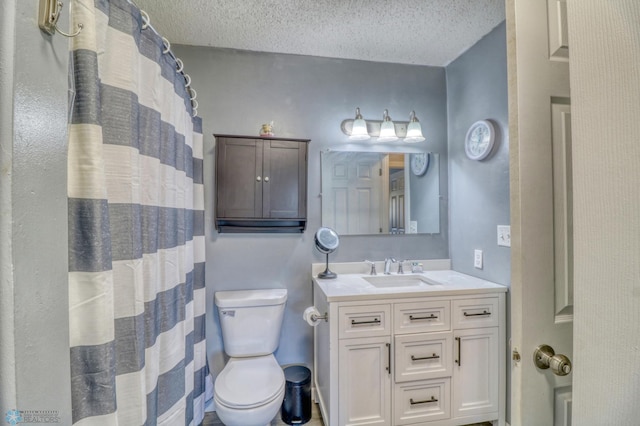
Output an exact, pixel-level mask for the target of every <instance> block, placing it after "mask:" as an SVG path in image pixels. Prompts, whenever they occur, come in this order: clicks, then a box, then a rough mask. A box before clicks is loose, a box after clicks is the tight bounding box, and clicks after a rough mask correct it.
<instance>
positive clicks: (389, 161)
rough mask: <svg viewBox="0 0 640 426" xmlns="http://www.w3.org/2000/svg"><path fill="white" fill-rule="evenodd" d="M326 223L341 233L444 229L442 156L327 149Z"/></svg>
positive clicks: (324, 163) (323, 167)
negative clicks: (441, 195)
mask: <svg viewBox="0 0 640 426" xmlns="http://www.w3.org/2000/svg"><path fill="white" fill-rule="evenodd" d="M320 155H321V158H320V162H321V173H322V183H321V185H322V226H326V227H329V228H332V229H334V230H336V232H337V233H338V234H340V235H380V234H426V233H428V234H435V233H439V232H440V165H439V160H440V156H439V154H437V153H433V152H429V153H422V154H405V153H390V152H382V153H381V152H346V151H331V150H328V151H324V152H322V153H321V154H320Z"/></svg>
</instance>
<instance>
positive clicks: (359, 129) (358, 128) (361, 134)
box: [349, 118, 371, 141]
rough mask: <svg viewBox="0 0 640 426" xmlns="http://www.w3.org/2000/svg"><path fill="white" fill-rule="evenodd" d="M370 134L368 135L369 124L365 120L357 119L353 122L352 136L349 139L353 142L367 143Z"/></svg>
mask: <svg viewBox="0 0 640 426" xmlns="http://www.w3.org/2000/svg"><path fill="white" fill-rule="evenodd" d="M370 138H371V136H369V133H367V122H366V121H364V119H363V118H356V119H355V120H353V127H352V129H351V135H349V139H351V140H352V141H365V140H367V139H370Z"/></svg>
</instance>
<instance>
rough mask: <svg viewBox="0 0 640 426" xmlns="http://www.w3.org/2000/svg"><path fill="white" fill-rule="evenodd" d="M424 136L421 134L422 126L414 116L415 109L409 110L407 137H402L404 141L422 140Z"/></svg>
mask: <svg viewBox="0 0 640 426" xmlns="http://www.w3.org/2000/svg"><path fill="white" fill-rule="evenodd" d="M423 140H424V136H422V126H421V125H420V121H418V117H416V113H415V111H411V114H409V125H408V126H407V137H405V138H404V141H405V142H410V143H411V142H422V141H423Z"/></svg>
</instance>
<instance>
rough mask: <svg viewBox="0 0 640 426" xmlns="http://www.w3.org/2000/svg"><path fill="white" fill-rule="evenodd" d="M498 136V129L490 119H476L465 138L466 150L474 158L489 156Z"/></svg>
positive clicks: (480, 158) (468, 155) (479, 158)
mask: <svg viewBox="0 0 640 426" xmlns="http://www.w3.org/2000/svg"><path fill="white" fill-rule="evenodd" d="M495 138H496V130H495V128H494V127H493V123H491V122H490V121H489V120H479V121H476V122H475V123H473V124H472V125H471V127H469V130H468V131H467V136H466V137H465V139H464V152H465V153H466V154H467V157H469V158H470V159H472V160H483V159H485V158H487V157H488V156H489V154H490V153H491V150H492V149H493V144H494V142H495Z"/></svg>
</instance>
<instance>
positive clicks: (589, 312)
mask: <svg viewBox="0 0 640 426" xmlns="http://www.w3.org/2000/svg"><path fill="white" fill-rule="evenodd" d="M547 3H548V4H547ZM548 15H551V16H552V18H553V17H560V18H562V16H563V15H564V16H565V17H566V18H567V22H568V25H567V26H562V25H559V24H558V23H557V21H556V20H554V19H551V20H549V17H548ZM545 19H546V20H545ZM639 23H640V2H638V1H637V0H616V1H602V0H567V1H566V2H565V1H556V0H549V1H548V2H547V1H546V0H542V1H540V0H538V1H536V0H507V28H508V46H509V47H508V50H509V52H508V58H509V59H508V61H509V65H508V66H509V74H510V75H509V81H510V83H509V84H510V85H509V92H510V93H509V99H510V101H509V104H510V105H509V107H510V151H511V190H512V194H511V209H512V210H511V214H512V216H511V221H512V281H513V282H512V295H511V296H512V299H511V302H512V303H511V326H512V349H514V348H517V350H518V352H519V353H520V354H521V357H522V358H521V360H520V361H519V362H515V361H514V362H512V369H511V373H512V380H511V386H512V388H511V413H510V419H511V425H512V426H518V425H553V424H566V423H567V422H568V420H571V421H572V422H573V424H574V425H580V426H581V425H586V426H590V425H614V424H615V425H618V424H619V425H623V424H624V425H632V424H638V418H640V404H638V396H639V395H640V378H639V377H640V372H639V371H640V369H639V367H638V366H639V365H640V351H639V350H638V348H639V347H640V260H639V259H640V214H638V212H639V211H640V190H638V187H639V183H640V144H639V143H638V135H640V120H639V119H638V117H640V71H639V70H640V31H639V30H638V29H639V28H640V25H639ZM548 34H551V37H548V36H547V35H548ZM567 40H570V46H571V47H570V54H569V50H568V49H566V48H565V47H566V46H565V47H563V46H562V45H563V44H568V43H567ZM547 42H548V43H547ZM545 44H546V46H544V45H545ZM545 47H546V50H545ZM554 54H555V56H557V57H558V59H557V60H548V58H549V57H550V55H554ZM562 56H568V57H569V58H570V64H571V92H572V93H571V101H570V102H567V98H568V84H567V77H568V70H567V69H566V66H562V64H561V63H560V61H561V57H562ZM562 68H565V70H564V71H563V70H562ZM565 92H566V93H565ZM552 104H558V105H565V106H564V107H563V106H556V107H555V108H554V107H553V106H552ZM569 104H570V105H571V107H570V108H571V110H570V111H569V109H568V108H567V107H566V106H567V105H569ZM553 109H555V110H556V117H558V116H559V117H560V120H561V121H560V123H561V124H560V129H561V131H560V132H559V134H560V135H563V134H564V135H565V136H568V135H571V139H572V140H573V142H572V143H571V145H569V148H570V150H569V151H566V150H565V153H567V152H568V153H570V161H569V163H568V165H569V170H570V171H569V172H568V174H569V176H570V177H571V179H570V181H569V185H571V188H569V191H568V192H567V194H566V197H565V198H562V197H561V198H560V200H561V204H563V205H564V209H566V210H565V213H564V214H566V215H567V217H568V218H569V221H568V223H567V224H565V227H564V228H562V226H560V228H562V230H563V231H564V232H567V231H569V232H570V231H571V219H572V227H573V237H572V238H571V240H572V241H573V250H571V245H570V244H569V245H564V248H563V249H562V250H561V251H563V252H564V253H561V256H560V258H559V259H558V258H557V256H556V257H555V258H554V252H555V254H556V255H557V251H558V250H557V245H558V242H557V233H558V232H557V231H556V234H555V235H554V233H553V231H552V230H553V229H554V225H556V222H557V221H558V220H559V219H558V209H557V208H556V209H555V211H554V208H553V200H554V194H553V190H550V188H553V187H554V184H553V181H552V176H553V170H555V168H554V167H553V166H552V165H551V164H550V163H549V160H550V158H551V152H550V151H553V149H554V146H553V141H551V140H550V139H552V136H551V135H552V133H553V127H554V126H553V118H552V117H553V115H554V113H553V111H552V110H553ZM558 111H559V113H558ZM569 114H570V115H569ZM556 127H557V120H556ZM557 130H558V129H557V128H556V134H558V132H557ZM571 180H572V182H571ZM557 199H558V198H557V194H556V207H557V204H558V201H557ZM561 210H562V208H561ZM571 212H572V213H571ZM560 216H561V214H560ZM556 228H557V226H556ZM567 242H570V241H567ZM563 261H564V262H566V264H567V265H568V267H566V268H565V269H564V271H565V276H567V277H569V279H570V276H571V273H570V270H571V263H572V264H573V277H574V278H573V281H574V282H575V287H574V289H573V293H571V292H569V291H568V290H567V288H564V289H561V290H562V291H564V295H562V294H560V295H559V296H557V294H556V293H557V291H556V284H557V283H558V281H561V280H558V279H557V278H558V275H562V272H558V269H557V268H558V263H559V262H560V263H562V262H563ZM571 261H572V262H571ZM560 271H562V268H561V269H560ZM571 297H573V300H574V301H575V315H574V316H573V321H572V323H571V322H568V320H569V319H570V318H571V309H570V308H569V306H570V304H566V302H567V301H570V299H571ZM563 301H564V302H563ZM563 303H565V306H564V307H563V306H560V305H562V304H563ZM562 311H564V313H563V312H562ZM559 312H560V313H559ZM571 324H573V327H571ZM573 330H575V335H574V336H573V334H574V333H573ZM570 342H573V350H574V351H573V354H571V352H570V348H569V347H568V346H570ZM541 343H547V344H550V345H551V346H553V347H554V349H556V351H557V352H561V353H565V354H568V355H569V356H570V357H571V356H572V357H573V364H574V365H573V372H572V373H571V374H569V375H568V376H565V378H564V379H562V378H558V376H555V375H553V374H551V373H550V372H549V371H548V370H546V371H545V370H539V369H537V368H536V367H534V366H533V360H532V351H533V349H534V348H535V346H536V345H538V344H541ZM562 380H567V381H566V382H564V383H563V382H562ZM569 380H570V381H569ZM570 385H572V388H569V386H570ZM571 390H572V394H571V393H570V391H571Z"/></svg>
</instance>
